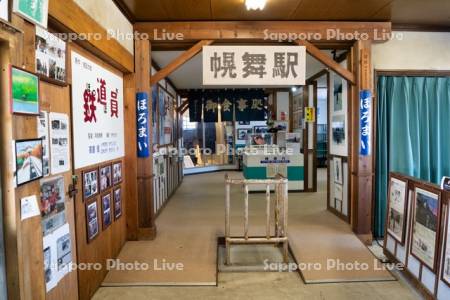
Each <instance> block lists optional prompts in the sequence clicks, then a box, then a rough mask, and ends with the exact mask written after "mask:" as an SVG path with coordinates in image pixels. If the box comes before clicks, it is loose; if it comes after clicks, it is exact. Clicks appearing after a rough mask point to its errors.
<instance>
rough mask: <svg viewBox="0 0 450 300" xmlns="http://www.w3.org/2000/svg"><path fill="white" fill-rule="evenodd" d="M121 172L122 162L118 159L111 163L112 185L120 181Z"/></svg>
mask: <svg viewBox="0 0 450 300" xmlns="http://www.w3.org/2000/svg"><path fill="white" fill-rule="evenodd" d="M122 179H123V174H122V162H121V161H118V162H115V163H113V164H112V183H113V185H116V184H119V183H121V182H122Z"/></svg>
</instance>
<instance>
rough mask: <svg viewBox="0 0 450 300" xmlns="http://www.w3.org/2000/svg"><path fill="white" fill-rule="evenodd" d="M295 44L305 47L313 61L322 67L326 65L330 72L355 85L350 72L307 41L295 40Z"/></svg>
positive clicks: (353, 76)
mask: <svg viewBox="0 0 450 300" xmlns="http://www.w3.org/2000/svg"><path fill="white" fill-rule="evenodd" d="M295 43H297V44H298V45H300V46H305V47H306V51H307V52H308V53H309V54H310V55H311V56H312V57H314V58H315V59H317V60H318V61H320V62H321V63H323V64H324V65H326V66H327V67H329V68H330V69H331V70H333V71H334V72H336V73H337V74H339V75H340V76H341V77H342V78H344V79H346V80H347V81H349V82H350V83H351V84H355V75H354V74H353V73H352V72H350V71H349V70H347V69H346V68H344V67H343V66H341V65H340V64H339V63H337V62H336V61H334V60H333V59H332V58H331V57H329V56H328V55H326V54H325V53H324V52H322V51H321V50H320V49H319V48H317V47H316V46H314V45H313V44H311V43H310V42H308V41H303V40H297V41H295Z"/></svg>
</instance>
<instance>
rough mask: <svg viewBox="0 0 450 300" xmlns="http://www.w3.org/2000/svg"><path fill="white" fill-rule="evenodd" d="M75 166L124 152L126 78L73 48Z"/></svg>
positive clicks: (86, 164)
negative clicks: (124, 79) (124, 82)
mask: <svg viewBox="0 0 450 300" xmlns="http://www.w3.org/2000/svg"><path fill="white" fill-rule="evenodd" d="M71 57H72V119H73V121H72V123H73V140H74V147H73V148H74V162H75V169H79V168H84V167H87V166H90V165H94V164H99V163H102V162H105V161H109V160H113V159H117V158H120V157H123V156H124V153H125V151H124V118H123V78H122V77H121V76H118V75H116V74H115V73H112V72H110V71H108V70H106V69H105V68H103V67H101V66H99V65H97V64H96V63H94V62H92V61H91V60H89V59H87V58H85V57H83V56H81V55H80V54H78V53H76V52H74V51H72V53H71Z"/></svg>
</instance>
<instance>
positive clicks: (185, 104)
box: [177, 99, 189, 112]
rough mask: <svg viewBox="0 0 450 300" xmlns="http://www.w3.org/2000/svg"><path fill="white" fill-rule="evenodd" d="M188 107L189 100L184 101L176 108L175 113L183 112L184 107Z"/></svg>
mask: <svg viewBox="0 0 450 300" xmlns="http://www.w3.org/2000/svg"><path fill="white" fill-rule="evenodd" d="M188 106H189V99H186V100H184V101H183V103H181V105H180V106H179V107H178V108H177V112H180V111H183V110H184V109H185V108H186V107H188Z"/></svg>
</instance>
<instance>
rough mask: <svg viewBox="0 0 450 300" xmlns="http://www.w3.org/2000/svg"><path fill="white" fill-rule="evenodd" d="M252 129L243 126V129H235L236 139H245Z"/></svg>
mask: <svg viewBox="0 0 450 300" xmlns="http://www.w3.org/2000/svg"><path fill="white" fill-rule="evenodd" d="M252 131H253V130H252V129H248V128H244V129H238V130H237V139H238V140H242V141H246V140H247V137H248V135H249V134H251V133H252Z"/></svg>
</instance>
